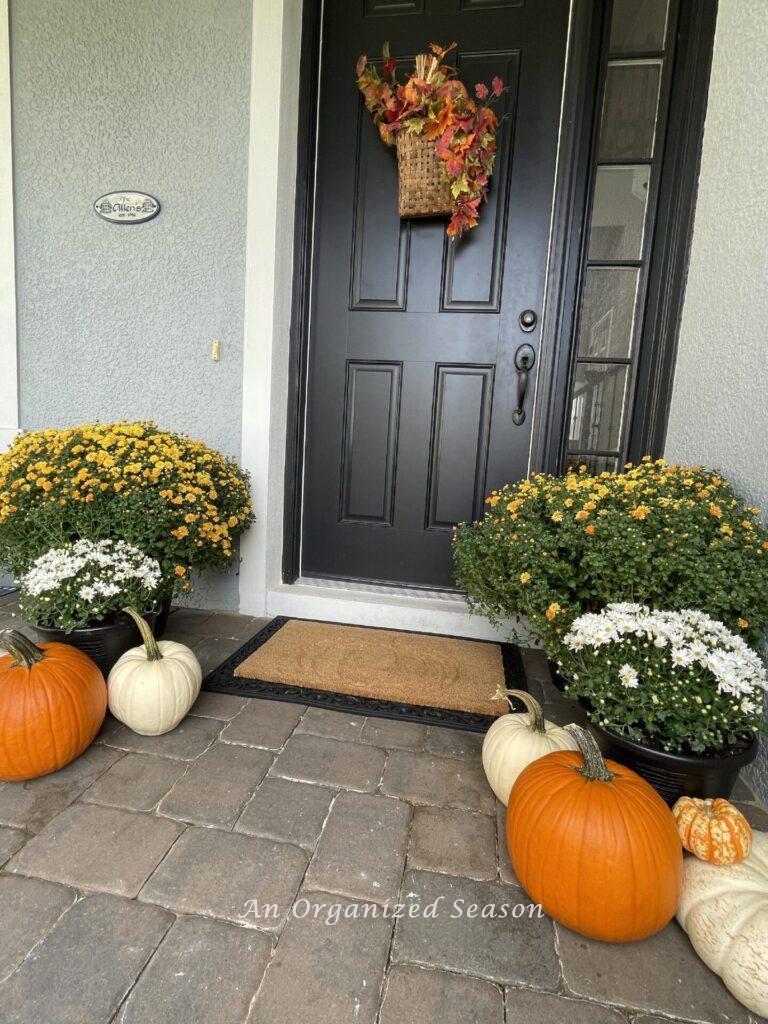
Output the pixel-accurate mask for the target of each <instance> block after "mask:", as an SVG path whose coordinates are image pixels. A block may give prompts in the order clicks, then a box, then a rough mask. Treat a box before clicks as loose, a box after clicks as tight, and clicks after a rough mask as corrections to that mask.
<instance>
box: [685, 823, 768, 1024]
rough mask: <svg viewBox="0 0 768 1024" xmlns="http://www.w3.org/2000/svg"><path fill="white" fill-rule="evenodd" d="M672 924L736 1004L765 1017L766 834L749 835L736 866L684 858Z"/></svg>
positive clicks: (767, 984)
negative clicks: (749, 845)
mask: <svg viewBox="0 0 768 1024" xmlns="http://www.w3.org/2000/svg"><path fill="white" fill-rule="evenodd" d="M677 920H678V921H679V922H680V924H681V925H682V927H683V928H684V929H685V931H686V932H687V933H688V938H689V939H690V940H691V943H692V945H693V948H694V949H695V950H696V952H697V953H698V954H699V956H700V957H701V959H702V960H703V961H704V963H705V964H706V965H707V967H709V969H710V970H712V971H714V972H715V974H719V975H720V977H721V978H722V979H723V982H724V983H725V986H726V988H728V989H729V990H730V992H731V993H732V994H733V995H734V996H735V997H736V998H737V999H738V1000H739V1002H740V1003H743V1004H744V1006H746V1007H747V1008H748V1009H750V1010H752V1012H753V1013H757V1014H760V1015H761V1016H764V1017H765V1016H768V832H753V833H752V850H751V852H750V854H749V856H748V857H747V858H746V859H745V860H742V861H740V862H739V863H738V864H731V865H729V866H728V867H719V866H718V865H716V864H709V863H707V862H706V861H703V860H698V859H697V858H696V857H686V858H685V864H684V865H683V895H682V898H681V900H680V906H679V907H678V910H677Z"/></svg>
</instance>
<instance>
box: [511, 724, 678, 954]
mask: <svg viewBox="0 0 768 1024" xmlns="http://www.w3.org/2000/svg"><path fill="white" fill-rule="evenodd" d="M567 729H568V731H569V732H570V733H571V734H572V735H573V736H574V738H575V739H576V742H577V743H578V745H579V752H578V753H577V752H575V751H570V750H561V751H557V752H556V753H553V754H547V755H546V756H545V757H542V758H539V760H537V761H534V762H533V763H532V764H530V765H529V766H528V767H527V768H526V769H525V770H524V771H523V772H522V774H521V775H520V776H519V778H518V780H517V782H516V783H515V785H514V786H513V787H512V792H511V793H510V797H509V806H508V808H507V845H508V847H509V856H510V859H511V861H512V866H513V867H514V869H515V872H516V873H517V877H518V878H519V880H520V884H521V885H522V886H523V888H524V889H525V891H526V892H527V893H528V895H529V896H530V897H531V899H532V900H534V902H536V903H540V904H541V905H542V907H543V908H544V910H545V911H546V912H547V913H548V914H549V915H550V916H551V917H553V918H554V919H555V920H556V921H559V922H560V923H561V924H564V925H566V927H568V928H571V929H573V931H575V932H579V933H581V934H582V935H586V936H587V937H588V938H591V939H601V940H603V941H604V942H634V941H636V940H637V939H644V938H646V937H647V936H649V935H653V934H654V933H655V932H657V931H659V930H660V929H661V928H663V927H664V925H666V924H667V922H668V921H669V920H670V919H671V918H672V916H673V915H674V913H675V911H676V909H677V904H678V901H679V899H680V892H681V886H682V871H683V851H682V848H681V845H680V837H679V836H678V834H677V829H676V827H675V819H674V818H673V817H672V813H671V812H670V810H669V808H668V807H667V805H666V804H665V803H664V801H663V800H662V799H661V797H660V796H659V795H658V793H657V792H656V791H655V790H654V789H653V788H652V787H651V786H649V785H648V783H647V782H646V781H645V780H644V779H641V778H640V776H639V775H636V774H635V772H633V771H631V770H630V769H629V768H625V767H623V765H620V764H617V763H616V762H615V761H605V762H604V761H603V758H602V756H601V754H600V751H599V749H598V747H597V744H596V743H595V741H594V739H593V738H592V736H591V735H590V734H589V733H587V732H585V730H584V729H582V728H580V727H579V726H567Z"/></svg>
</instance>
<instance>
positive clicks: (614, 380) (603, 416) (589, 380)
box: [568, 363, 628, 451]
mask: <svg viewBox="0 0 768 1024" xmlns="http://www.w3.org/2000/svg"><path fill="white" fill-rule="evenodd" d="M627 370H628V367H627V366H626V365H622V364H616V363H577V364H576V378H575V380H574V384H573V400H572V403H571V426H570V431H569V433H568V441H569V444H570V446H571V447H572V448H581V449H587V450H589V449H592V451H594V450H595V449H597V450H598V451H606V449H607V450H608V451H616V450H617V449H618V448H619V447H620V446H621V424H622V419H623V415H624V393H625V391H626V388H627Z"/></svg>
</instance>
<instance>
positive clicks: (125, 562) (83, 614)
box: [19, 540, 162, 632]
mask: <svg viewBox="0 0 768 1024" xmlns="http://www.w3.org/2000/svg"><path fill="white" fill-rule="evenodd" d="M161 575H162V574H161V570H160V563H159V562H158V561H157V560H156V559H154V558H150V557H149V556H148V555H145V554H144V552H143V551H140V550H139V549H138V548H135V547H133V546H132V545H131V544H127V543H126V542H125V541H121V540H119V541H112V540H99V541H92V540H78V541H75V542H74V543H72V544H67V545H66V546H65V547H61V548H51V549H50V550H49V551H46V552H45V554H44V555H41V556H40V557H39V558H37V559H35V561H34V562H33V563H32V565H31V566H30V567H29V569H28V570H27V572H26V573H24V575H23V576H22V577H21V579H20V580H19V588H20V594H19V606H20V609H21V613H22V615H23V616H24V618H25V619H26V621H27V622H29V623H30V625H33V626H51V627H55V628H57V629H63V630H65V631H66V632H70V631H71V630H73V629H82V628H84V627H87V626H95V625H102V624H105V623H108V622H110V621H112V620H114V619H115V618H116V617H117V615H119V613H120V612H121V610H122V609H123V608H124V607H126V606H130V607H132V608H138V609H140V610H142V611H146V610H148V609H150V608H151V607H152V605H153V604H154V603H155V601H156V596H157V588H158V586H159V584H160V580H161Z"/></svg>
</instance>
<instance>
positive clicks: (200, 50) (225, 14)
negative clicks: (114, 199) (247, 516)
mask: <svg viewBox="0 0 768 1024" xmlns="http://www.w3.org/2000/svg"><path fill="white" fill-rule="evenodd" d="M250 23H251V4H250V2H249V0H216V2H215V3H211V2H210V0H121V3H119V4H118V3H115V2H114V0H65V2H59V0H11V4H10V30H11V86H12V103H13V145H14V154H13V155H14V187H15V217H16V270H17V288H18V344H19V379H20V412H21V425H22V427H24V428H27V429H35V428H42V427H51V426H56V427H59V426H68V425H71V424H73V423H77V422H83V421H88V420H96V419H98V420H102V421H107V420H111V419H122V418H128V419H141V418H152V419H155V420H156V421H157V422H158V423H159V424H160V425H162V426H165V427H169V428H171V429H176V430H182V431H185V432H187V433H189V434H191V435H192V436H194V437H198V438H201V439H203V440H205V441H206V442H208V443H209V444H212V445H215V446H216V447H219V448H221V449H222V450H223V451H225V452H226V453H227V454H231V455H238V454H239V451H240V433H241V415H240V408H241V400H242V347H243V309H244V272H245V226H246V222H245V215H246V195H247V190H246V179H247V165H248V115H249V88H250V34H251V26H250ZM120 188H134V189H139V190H142V191H146V192H149V193H151V194H152V195H154V196H157V197H158V198H159V200H160V202H161V204H162V210H161V213H160V215H159V216H158V217H157V218H155V219H154V220H153V221H149V222H147V223H145V224H133V225H124V224H109V223H107V222H105V221H103V220H100V219H99V218H98V217H97V216H96V215H95V214H94V212H93V210H92V203H93V200H94V199H96V198H97V197H98V196H99V195H101V194H103V193H104V192H109V191H113V190H115V189H120ZM214 338H218V339H220V341H221V346H222V356H221V361H220V362H218V363H214V362H212V360H211V358H210V346H211V341H212V339H214ZM195 603H201V604H205V603H207V604H209V606H219V607H235V606H236V603H237V580H236V578H235V577H234V576H230V577H228V578H217V579H211V580H205V581H202V583H201V585H200V587H199V589H198V591H197V593H196V594H195Z"/></svg>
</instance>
